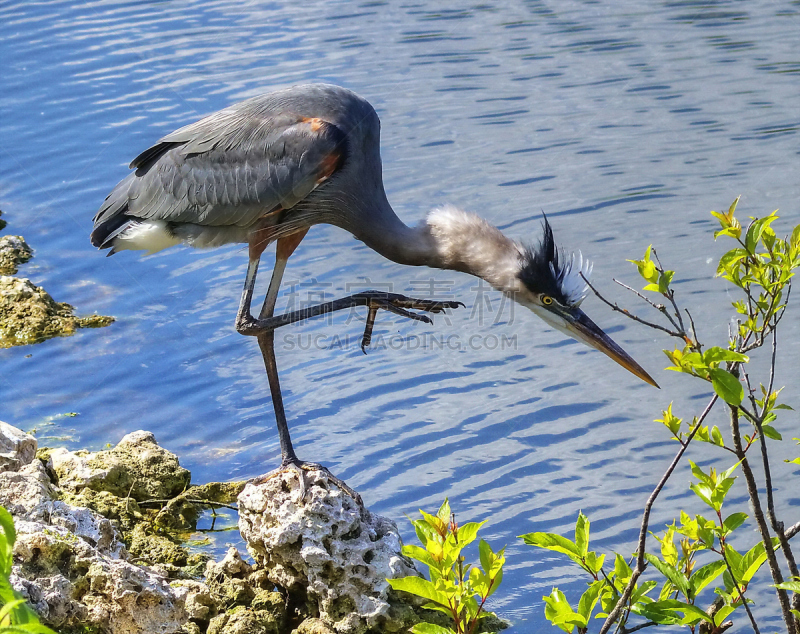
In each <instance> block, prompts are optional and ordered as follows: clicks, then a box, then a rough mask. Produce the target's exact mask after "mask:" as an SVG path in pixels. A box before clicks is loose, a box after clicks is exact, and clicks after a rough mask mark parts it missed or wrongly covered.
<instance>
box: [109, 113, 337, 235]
mask: <svg viewBox="0 0 800 634" xmlns="http://www.w3.org/2000/svg"><path fill="white" fill-rule="evenodd" d="M275 106H276V104H274V103H270V102H269V101H268V100H264V99H263V98H262V99H259V98H256V99H252V100H249V101H245V102H242V103H240V104H236V105H235V106H231V107H230V108H226V109H225V110H221V111H220V112H217V113H215V114H213V115H210V116H209V117H206V118H205V119H201V120H200V121H197V122H196V123H192V124H190V125H188V126H185V127H183V128H180V129H178V130H176V131H175V132H172V133H171V134H168V135H167V136H165V137H163V138H162V139H161V140H160V141H159V142H158V143H156V144H155V145H154V146H152V147H151V148H148V149H147V150H145V151H144V152H142V153H141V154H140V155H139V156H137V157H136V158H135V159H134V160H133V162H132V163H131V167H132V168H135V169H136V171H135V172H134V174H131V175H130V176H129V177H128V178H126V179H125V180H124V181H122V182H121V183H120V184H119V185H118V186H117V187H116V188H115V189H114V191H113V192H112V193H111V194H110V195H109V197H108V199H107V200H106V203H104V206H103V207H101V209H100V211H99V212H98V214H97V216H96V218H95V222H96V223H97V222H98V221H103V220H107V219H108V218H109V217H110V216H111V215H115V213H122V212H124V213H125V214H126V215H128V216H133V217H136V218H142V219H158V220H166V221H169V222H178V223H181V222H184V223H195V224H202V225H216V226H220V225H238V226H243V227H244V226H249V225H251V224H253V223H254V222H255V221H256V220H258V218H259V217H261V216H263V215H264V214H265V213H268V212H270V211H271V210H273V209H276V208H283V209H290V208H292V207H293V206H294V205H296V204H297V203H298V202H299V201H300V200H302V199H303V198H305V197H306V196H308V194H310V193H311V191H313V190H314V188H315V187H317V185H319V183H320V182H322V180H324V179H325V178H327V176H329V175H330V173H331V172H332V170H333V169H335V166H337V165H338V164H339V163H340V161H341V160H342V159H343V157H344V156H345V153H346V150H345V135H344V134H343V133H342V131H341V130H339V128H337V127H336V126H335V125H333V124H331V123H328V122H324V121H321V120H320V119H309V118H306V117H302V116H299V115H297V114H294V113H292V112H286V111H277V112H276V111H275ZM125 194H127V196H126V198H127V205H122V203H123V198H125V196H124V195H125ZM109 201H111V203H113V204H108V203H109ZM123 206H124V207H125V208H124V209H123Z"/></svg>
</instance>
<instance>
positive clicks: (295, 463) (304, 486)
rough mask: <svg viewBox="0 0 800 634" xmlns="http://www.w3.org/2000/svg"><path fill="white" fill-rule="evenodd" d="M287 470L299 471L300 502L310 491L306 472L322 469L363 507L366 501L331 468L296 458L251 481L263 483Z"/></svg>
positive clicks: (285, 461) (330, 479) (256, 483)
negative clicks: (332, 471) (333, 472)
mask: <svg viewBox="0 0 800 634" xmlns="http://www.w3.org/2000/svg"><path fill="white" fill-rule="evenodd" d="M287 471H294V472H295V473H297V480H298V484H299V486H300V502H303V501H304V500H305V499H306V494H307V493H308V481H307V479H306V478H307V475H306V473H307V472H308V471H322V472H323V473H324V474H325V476H326V477H327V478H328V480H329V481H330V482H333V484H335V485H336V486H337V487H339V488H340V489H341V490H342V491H344V492H345V493H346V494H347V495H349V496H350V497H351V498H353V500H355V501H356V502H357V503H358V505H359V506H362V507H363V506H364V502H362V500H361V496H360V495H359V494H358V492H357V491H355V490H354V489H352V488H351V487H349V486H348V485H347V483H346V482H345V481H344V480H340V479H339V478H337V477H336V476H335V475H333V474H332V473H331V471H330V469H328V468H327V467H324V466H322V465H321V464H318V463H316V462H304V461H302V460H298V459H296V458H295V459H294V460H284V461H283V463H282V464H281V466H280V467H278V468H277V469H275V470H273V471H270V472H269V473H265V474H264V475H261V476H258V477H256V478H253V479H252V480H250V482H251V483H252V484H255V485H258V484H263V483H264V482H266V481H267V480H269V479H271V478H274V477H276V476H278V475H280V474H281V473H285V472H287Z"/></svg>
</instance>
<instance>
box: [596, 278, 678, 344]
mask: <svg viewBox="0 0 800 634" xmlns="http://www.w3.org/2000/svg"><path fill="white" fill-rule="evenodd" d="M611 279H613V280H614V282H615V283H616V284H619V285H620V286H621V287H622V288H624V289H626V290H629V291H630V292H631V293H633V294H634V295H636V296H637V297H640V298H641V299H643V300H644V301H646V302H647V303H648V304H650V305H651V306H652V307H653V308H655V309H656V310H657V311H658V312H660V313H661V314H662V315H664V317H666V318H667V319H668V320H669V323H671V324H672V325H673V327H674V328H675V329H676V331H677V332H678V334H677V335H673V337H675V336H680V337H682V336H683V334H684V330H683V328H681V326H680V325H678V323H677V322H676V321H675V320H674V319H673V318H672V315H670V314H669V311H668V310H667V307H666V306H664V304H656V303H655V302H654V301H652V300H650V299H649V298H648V297H646V296H645V295H642V294H641V293H640V292H639V291H637V290H636V289H635V288H633V287H632V286H628V285H627V284H625V283H624V282H620V281H619V280H618V279H616V278H611Z"/></svg>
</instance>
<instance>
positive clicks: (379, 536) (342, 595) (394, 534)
mask: <svg viewBox="0 0 800 634" xmlns="http://www.w3.org/2000/svg"><path fill="white" fill-rule="evenodd" d="M306 479H307V482H308V491H307V493H306V499H305V500H303V501H302V502H301V501H300V500H299V486H298V481H297V476H296V474H294V473H292V472H287V473H281V474H279V475H276V476H275V477H273V478H271V479H269V480H267V481H266V482H265V483H263V484H260V485H253V484H248V485H247V486H246V487H245V488H244V490H243V491H242V493H241V494H240V495H239V500H238V502H239V531H240V532H241V534H242V537H243V538H244V540H245V541H246V542H247V548H248V550H249V551H250V554H251V555H252V557H253V558H254V559H255V561H256V564H257V565H258V566H259V567H261V568H263V569H264V570H266V572H267V575H268V577H269V579H270V581H272V582H273V583H275V584H277V585H279V586H282V587H284V588H286V589H287V590H288V591H289V592H290V593H295V594H298V595H300V596H301V597H305V598H306V599H307V600H308V601H310V602H312V603H316V604H317V607H318V610H319V616H320V618H321V619H322V620H323V621H325V622H326V623H327V624H328V625H329V626H330V627H332V629H333V630H334V631H335V632H337V633H338V634H362V633H363V632H366V631H367V630H368V629H370V628H374V629H377V630H379V631H381V632H399V631H405V630H406V629H407V628H408V626H409V625H410V624H411V623H410V622H409V617H410V615H409V612H410V608H409V607H408V606H404V605H397V604H395V602H394V601H393V600H391V599H392V596H393V595H391V593H390V587H389V584H388V583H387V581H386V579H387V578H397V577H406V576H409V575H419V573H418V572H417V570H416V569H415V568H414V565H413V563H412V562H411V561H410V560H408V559H407V558H406V557H404V556H403V555H402V554H401V548H402V542H401V540H400V534H399V533H398V531H397V526H396V525H395V524H394V522H392V521H391V520H389V519H387V518H384V517H381V516H379V515H374V514H372V513H370V512H369V511H368V510H367V509H365V508H363V507H361V506H359V505H358V504H357V503H356V502H355V501H354V500H353V498H351V497H350V496H349V495H347V494H346V493H344V492H342V491H341V490H340V489H339V488H338V487H336V486H335V485H334V484H332V483H331V482H329V480H328V478H327V476H326V475H325V473H324V472H321V471H311V472H307V473H306Z"/></svg>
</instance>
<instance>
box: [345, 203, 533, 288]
mask: <svg viewBox="0 0 800 634" xmlns="http://www.w3.org/2000/svg"><path fill="white" fill-rule="evenodd" d="M387 206H388V202H387ZM389 211H390V212H391V213H390V214H387V215H385V216H384V217H383V218H382V222H380V223H374V224H373V223H365V224H368V225H369V226H368V227H367V228H366V229H364V230H363V231H361V232H360V235H358V234H357V235H358V237H359V238H360V239H361V240H363V241H364V242H365V243H366V244H367V246H369V247H370V248H372V249H374V250H375V251H377V252H378V253H380V254H381V255H383V256H384V257H386V258H388V259H390V260H392V261H394V262H398V263H399V264H405V265H409V266H429V267H432V268H439V269H450V270H455V271H461V272H463V273H469V274H471V275H474V276H476V277H480V278H483V279H484V280H486V281H487V282H488V283H489V284H491V285H492V286H493V287H494V288H496V289H497V290H500V291H503V292H512V293H513V292H517V291H518V290H519V288H518V287H519V279H518V273H519V269H520V257H521V252H522V251H521V247H520V245H518V244H517V243H516V242H514V241H513V240H511V239H509V238H507V237H506V236H505V235H503V233H502V232H501V231H500V230H499V229H497V228H496V227H494V226H492V225H491V224H489V223H488V222H486V221H485V220H484V219H483V218H481V217H480V216H478V215H476V214H473V213H469V212H465V211H462V210H460V209H457V208H455V207H453V206H451V205H446V206H444V207H442V208H439V209H434V210H433V211H431V212H430V213H429V214H428V217H427V218H426V219H425V221H423V222H421V223H420V224H418V225H417V226H415V227H409V226H408V225H406V224H405V223H404V222H403V221H401V220H400V219H399V218H398V217H397V215H395V213H394V212H393V211H391V207H389Z"/></svg>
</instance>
